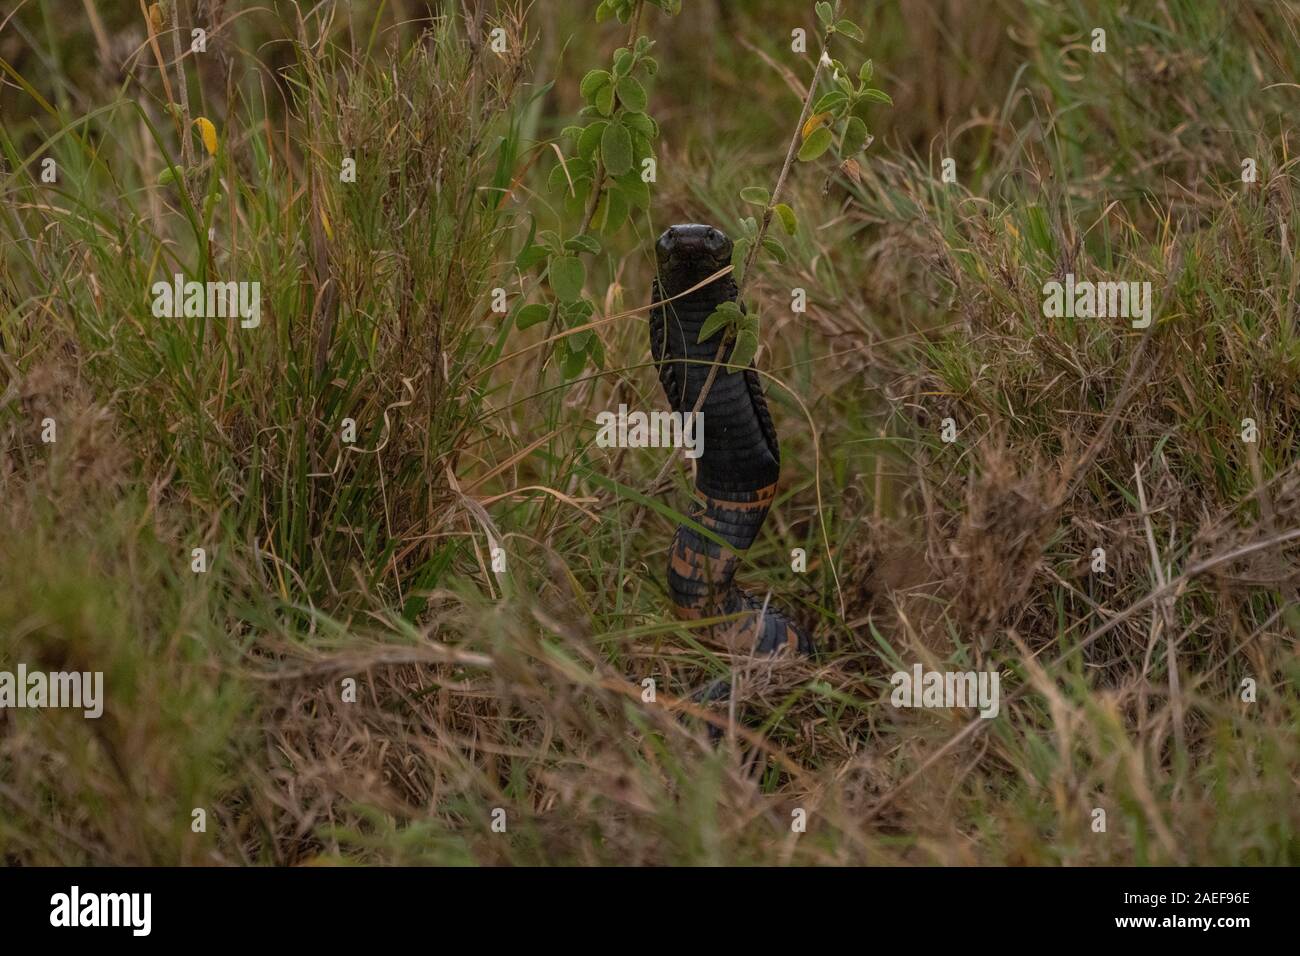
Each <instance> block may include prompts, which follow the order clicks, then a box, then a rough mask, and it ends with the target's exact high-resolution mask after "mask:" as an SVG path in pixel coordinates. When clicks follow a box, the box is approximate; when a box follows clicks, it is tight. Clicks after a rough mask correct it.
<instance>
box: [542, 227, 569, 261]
mask: <svg viewBox="0 0 1300 956" xmlns="http://www.w3.org/2000/svg"><path fill="white" fill-rule="evenodd" d="M537 241H538V242H540V243H541V244H542V245H544V246H545V247H546V248H547V249H550V250H551V251H552V252H554V253H555V254H556V255H559V254H560V250H561V249H562V248H564V247H563V244H562V243H561V242H560V235H559V233H557V232H555V231H554V230H553V229H542V230H540V231H539V232H538V233H537Z"/></svg>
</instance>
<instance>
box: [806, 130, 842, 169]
mask: <svg viewBox="0 0 1300 956" xmlns="http://www.w3.org/2000/svg"><path fill="white" fill-rule="evenodd" d="M834 138H835V137H834V136H833V135H832V134H831V131H830V130H828V129H827V128H826V127H825V126H819V127H817V128H816V129H815V130H813V131H812V135H810V136H809V137H808V138H807V139H806V140H804V141H803V145H802V146H800V147H799V161H800V162H804V163H809V162H812V161H813V160H814V159H816V158H817V157H818V156H820V155H821V154H822V153H824V152H826V150H828V149H829V148H830V145H831V141H832V140H833V139H834Z"/></svg>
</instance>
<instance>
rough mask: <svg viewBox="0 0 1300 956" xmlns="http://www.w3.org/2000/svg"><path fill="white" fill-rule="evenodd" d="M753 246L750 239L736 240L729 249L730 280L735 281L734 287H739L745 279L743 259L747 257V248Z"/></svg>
mask: <svg viewBox="0 0 1300 956" xmlns="http://www.w3.org/2000/svg"><path fill="white" fill-rule="evenodd" d="M753 244H754V240H752V239H737V240H736V242H735V245H733V246H732V248H731V267H732V272H731V278H733V279H735V280H736V285H740V283H741V281H742V280H743V279H744V278H745V257H746V256H747V255H749V247H750V246H752V245H753Z"/></svg>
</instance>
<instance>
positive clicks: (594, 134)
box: [578, 120, 609, 159]
mask: <svg viewBox="0 0 1300 956" xmlns="http://www.w3.org/2000/svg"><path fill="white" fill-rule="evenodd" d="M607 126H609V122H608V121H607V120H596V122H594V123H592V124H591V125H590V126H588V127H587V128H586V129H584V130H583V131H582V135H581V136H579V137H578V155H579V156H581V157H582V158H583V159H591V158H592V157H594V156H595V155H596V149H597V147H599V146H600V138H601V137H602V136H603V135H605V128H606V127H607Z"/></svg>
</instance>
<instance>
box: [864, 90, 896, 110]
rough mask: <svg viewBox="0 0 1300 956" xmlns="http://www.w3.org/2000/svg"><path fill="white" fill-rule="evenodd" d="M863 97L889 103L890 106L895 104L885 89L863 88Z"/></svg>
mask: <svg viewBox="0 0 1300 956" xmlns="http://www.w3.org/2000/svg"><path fill="white" fill-rule="evenodd" d="M862 98H863V99H864V100H875V101H876V102H877V103H888V104H889V105H890V106H893V105H894V101H893V99H891V98H890V96H889V94H888V93H886V92H885V91H884V90H863V91H862Z"/></svg>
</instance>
